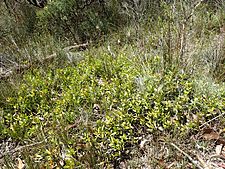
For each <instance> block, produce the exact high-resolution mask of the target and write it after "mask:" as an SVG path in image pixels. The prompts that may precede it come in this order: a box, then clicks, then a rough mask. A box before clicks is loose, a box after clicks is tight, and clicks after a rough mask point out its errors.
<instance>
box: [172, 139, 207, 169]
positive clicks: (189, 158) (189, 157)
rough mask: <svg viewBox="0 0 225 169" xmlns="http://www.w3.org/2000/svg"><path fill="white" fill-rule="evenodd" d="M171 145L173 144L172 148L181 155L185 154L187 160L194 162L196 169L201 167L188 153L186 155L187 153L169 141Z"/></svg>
mask: <svg viewBox="0 0 225 169" xmlns="http://www.w3.org/2000/svg"><path fill="white" fill-rule="evenodd" d="M170 145H171V146H173V147H174V148H176V149H177V150H178V151H179V152H181V153H182V154H183V155H185V156H186V157H187V158H188V160H189V161H190V162H191V163H192V164H194V165H195V166H196V167H197V168H198V169H203V168H202V167H201V166H200V165H199V164H198V163H197V162H196V161H195V160H194V159H193V158H192V157H191V156H190V155H188V154H187V153H185V152H184V151H183V150H181V149H180V148H179V147H178V146H176V145H175V144H173V143H170Z"/></svg>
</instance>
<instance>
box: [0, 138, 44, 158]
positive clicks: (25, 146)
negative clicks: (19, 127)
mask: <svg viewBox="0 0 225 169" xmlns="http://www.w3.org/2000/svg"><path fill="white" fill-rule="evenodd" d="M43 142H44V141H40V142H37V143H33V144H28V145H24V146H20V147H17V148H15V149H12V150H9V151H6V152H4V153H2V154H0V159H2V158H3V157H4V156H6V155H8V154H13V153H15V152H17V151H21V150H23V149H25V148H29V147H33V146H37V145H40V144H42V143H43Z"/></svg>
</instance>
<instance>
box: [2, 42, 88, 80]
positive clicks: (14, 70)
mask: <svg viewBox="0 0 225 169" xmlns="http://www.w3.org/2000/svg"><path fill="white" fill-rule="evenodd" d="M87 46H88V43H84V44H79V45H73V46H67V47H65V48H63V50H64V51H65V52H69V51H70V50H73V49H81V48H86V47H87ZM56 56H57V53H53V54H51V55H48V56H47V57H45V58H43V59H42V60H37V61H35V62H32V63H29V64H25V65H20V64H16V65H15V66H12V67H10V68H9V69H8V70H7V71H4V72H2V73H0V80H7V79H8V78H10V77H11V76H12V75H14V74H19V73H21V72H23V71H25V70H28V69H29V68H31V67H32V65H34V64H39V63H46V62H52V61H53V60H54V59H55V58H56Z"/></svg>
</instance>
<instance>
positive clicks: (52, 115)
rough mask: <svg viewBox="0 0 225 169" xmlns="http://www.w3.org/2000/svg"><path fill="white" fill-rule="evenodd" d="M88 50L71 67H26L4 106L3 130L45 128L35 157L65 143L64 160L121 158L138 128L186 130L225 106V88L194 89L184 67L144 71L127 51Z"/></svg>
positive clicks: (14, 133)
mask: <svg viewBox="0 0 225 169" xmlns="http://www.w3.org/2000/svg"><path fill="white" fill-rule="evenodd" d="M86 57H87V58H86V59H85V60H83V61H81V62H80V63H78V64H77V65H76V66H74V67H66V68H60V69H56V70H48V71H43V70H38V69H35V70H32V71H31V72H29V73H28V74H26V75H25V77H24V81H23V83H22V84H21V85H20V86H19V91H18V94H17V95H16V96H15V97H11V98H8V100H7V106H6V107H4V108H3V116H2V117H3V121H2V123H1V129H2V130H0V134H1V135H0V136H1V138H5V137H12V138H13V139H17V140H23V141H24V140H28V139H33V138H39V139H40V137H42V136H43V135H44V136H45V137H46V138H47V140H48V141H49V144H50V145H49V146H48V148H47V149H39V150H38V152H37V154H38V157H40V158H43V159H45V161H49V159H51V160H53V162H56V163H57V162H58V160H59V159H58V158H59V157H57V154H58V155H59V153H60V150H59V149H60V148H59V147H60V145H61V144H63V145H66V147H67V149H68V150H67V155H68V156H69V157H68V158H67V165H68V167H71V166H74V165H81V164H84V163H86V162H87V159H92V161H88V163H89V165H93V166H94V165H96V164H97V163H100V162H105V163H107V162H108V161H114V162H115V161H117V160H120V159H121V158H126V157H127V155H129V153H130V152H131V147H132V146H134V145H136V144H137V143H138V141H139V137H140V136H142V135H143V134H146V133H152V132H155V131H157V130H164V131H165V130H171V131H172V130H174V129H178V130H182V131H185V130H186V129H187V128H189V129H190V128H193V127H197V126H198V125H199V124H201V123H202V122H204V120H205V119H207V118H210V117H213V116H215V115H217V114H219V113H221V111H224V109H225V108H224V101H225V93H222V94H221V95H220V97H218V96H217V95H214V96H213V97H212V96H210V95H202V94H197V93H195V87H194V83H193V81H192V79H191V78H190V77H189V76H188V75H184V74H180V73H178V72H176V71H167V72H161V73H156V72H155V71H154V67H152V68H151V67H149V68H146V69H149V71H147V72H149V73H146V71H143V70H142V69H140V67H138V66H134V65H137V63H134V62H136V61H135V60H136V59H135V58H129V57H128V56H126V55H125V54H119V55H118V56H117V57H116V58H114V57H112V56H111V55H108V54H102V56H99V57H92V56H86ZM157 58H158V57H152V59H151V65H152V66H154V65H157V64H159V62H160V61H159V60H158V59H157ZM149 62H150V61H149ZM144 72H145V73H144ZM95 105H98V107H99V109H98V110H97V111H96V110H94V109H93V107H94V106H95ZM194 114H195V115H196V116H198V119H196V118H193V115H194ZM73 124H76V125H75V126H76V127H71V128H70V127H68V126H69V125H73ZM40 133H42V134H40ZM40 135H42V136H40ZM47 150H48V153H46V151H47ZM37 154H36V155H37ZM56 157H57V158H56ZM85 161H86V162H85ZM46 165H47V163H46Z"/></svg>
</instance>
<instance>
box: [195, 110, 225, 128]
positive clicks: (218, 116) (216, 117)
mask: <svg viewBox="0 0 225 169" xmlns="http://www.w3.org/2000/svg"><path fill="white" fill-rule="evenodd" d="M223 115H225V112H224V113H222V114H220V115H218V116H216V117H214V118H212V119H211V120H209V121H207V122H205V123H203V124H202V125H201V126H200V127H199V128H202V127H203V126H205V125H206V124H208V123H210V122H212V121H213V120H216V119H218V118H219V117H221V116H223Z"/></svg>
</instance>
